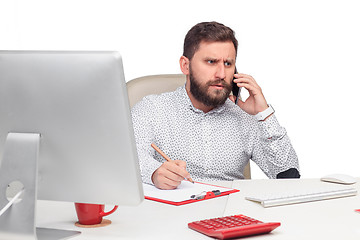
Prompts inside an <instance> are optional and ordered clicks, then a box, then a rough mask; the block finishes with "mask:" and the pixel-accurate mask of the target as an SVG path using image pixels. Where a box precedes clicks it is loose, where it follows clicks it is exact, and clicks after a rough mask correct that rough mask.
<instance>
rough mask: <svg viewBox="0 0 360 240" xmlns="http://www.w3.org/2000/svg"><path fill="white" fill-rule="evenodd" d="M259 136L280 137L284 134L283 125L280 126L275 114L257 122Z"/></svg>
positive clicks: (266, 137) (265, 137)
mask: <svg viewBox="0 0 360 240" xmlns="http://www.w3.org/2000/svg"><path fill="white" fill-rule="evenodd" d="M258 124H259V127H260V132H261V136H262V137H263V138H264V139H273V138H281V137H283V136H284V135H285V134H286V131H285V129H284V128H283V127H281V126H280V124H279V122H278V120H277V118H276V117H275V114H272V115H271V116H269V117H268V118H267V119H266V120H265V121H260V122H258Z"/></svg>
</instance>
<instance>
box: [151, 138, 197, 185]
mask: <svg viewBox="0 0 360 240" xmlns="http://www.w3.org/2000/svg"><path fill="white" fill-rule="evenodd" d="M151 146H152V147H153V148H154V149H155V150H156V151H157V152H158V153H159V154H160V155H161V156H163V157H164V158H165V159H166V161H168V162H172V160H171V159H170V158H169V157H168V156H167V155H166V154H165V153H164V152H163V151H161V149H160V148H158V147H157V146H156V145H155V144H154V143H152V144H151ZM187 180H189V182H191V183H194V181H193V180H192V179H191V177H189V178H188V179H187Z"/></svg>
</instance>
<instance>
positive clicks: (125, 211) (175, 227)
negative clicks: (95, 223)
mask: <svg viewBox="0 0 360 240" xmlns="http://www.w3.org/2000/svg"><path fill="white" fill-rule="evenodd" d="M221 185H222V186H225V187H231V185H232V182H222V184H221ZM226 202H227V196H223V197H218V198H214V199H211V200H204V201H200V202H197V203H191V204H186V205H183V206H173V205H169V204H164V203H159V202H155V201H150V200H144V201H143V202H142V203H141V204H140V205H139V206H137V207H121V206H120V207H119V208H118V209H117V210H116V211H115V213H113V214H111V215H109V216H107V217H105V218H106V219H109V220H111V221H112V224H111V225H109V226H106V227H101V228H94V229H89V228H79V227H76V226H75V225H74V223H75V222H76V221H77V216H76V212H75V207H74V204H73V203H67V202H51V201H38V211H37V218H38V219H37V226H38V227H45V228H58V229H63V230H76V231H81V232H82V233H81V234H80V235H78V236H76V237H73V238H71V239H74V240H85V239H86V240H93V239H94V240H95V239H96V240H99V239H104V240H113V239H116V240H119V239H141V240H147V239H157V240H160V239H164V240H165V239H166V240H169V239H171V240H173V239H174V240H176V239H181V240H184V239H206V240H209V238H208V237H207V236H204V235H202V234H199V233H197V232H195V231H193V230H191V229H189V228H188V227H187V223H189V222H192V221H196V220H202V219H206V218H213V217H221V216H223V213H224V210H225V206H226ZM110 207H111V206H109V209H111V208H110ZM106 210H108V209H107V208H106Z"/></svg>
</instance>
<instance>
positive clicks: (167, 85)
mask: <svg viewBox="0 0 360 240" xmlns="http://www.w3.org/2000/svg"><path fill="white" fill-rule="evenodd" d="M185 81H186V76H185V75H184V74H161V75H149V76H144V77H139V78H135V79H132V80H130V81H128V82H127V84H126V85H127V90H128V95H129V102H130V107H132V106H134V105H135V104H136V103H137V102H138V101H140V100H141V99H142V98H143V97H145V96H147V95H150V94H160V93H163V92H171V91H174V90H175V89H177V88H178V87H180V86H183V85H184V84H185ZM244 177H245V179H250V178H251V171H250V163H248V164H247V165H246V167H245V169H244Z"/></svg>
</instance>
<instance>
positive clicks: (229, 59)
mask: <svg viewBox="0 0 360 240" xmlns="http://www.w3.org/2000/svg"><path fill="white" fill-rule="evenodd" d="M225 62H228V63H231V64H233V63H235V59H232V58H228V59H226V60H225Z"/></svg>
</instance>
